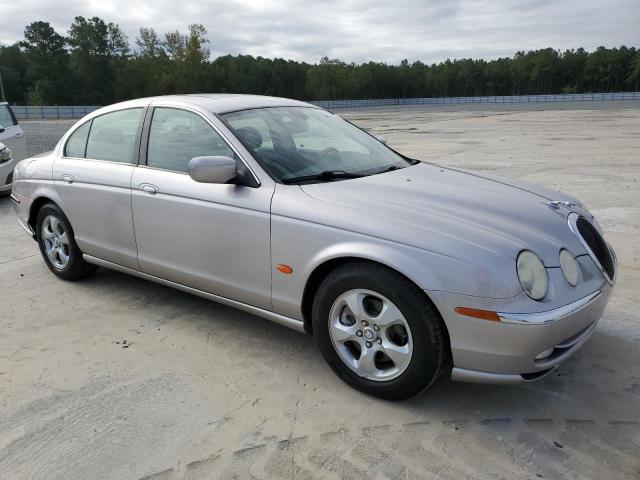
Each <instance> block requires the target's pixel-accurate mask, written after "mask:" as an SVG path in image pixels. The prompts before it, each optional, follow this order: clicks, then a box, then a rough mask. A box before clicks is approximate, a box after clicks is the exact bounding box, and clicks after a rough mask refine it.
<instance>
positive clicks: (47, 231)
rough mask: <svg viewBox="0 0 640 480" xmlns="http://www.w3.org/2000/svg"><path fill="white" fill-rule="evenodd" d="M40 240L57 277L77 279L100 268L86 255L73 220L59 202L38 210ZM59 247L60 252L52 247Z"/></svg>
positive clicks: (39, 242) (37, 230) (37, 236)
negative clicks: (84, 255)
mask: <svg viewBox="0 0 640 480" xmlns="http://www.w3.org/2000/svg"><path fill="white" fill-rule="evenodd" d="M36 239H37V241H38V246H39V247H40V253H41V254H42V258H43V259H44V261H45V263H46V264H47V267H49V270H51V271H52V272H53V273H54V274H55V275H56V276H57V277H59V278H62V279H63V280H71V281H73V280H79V279H81V278H84V277H87V276H89V275H91V274H92V273H93V272H95V271H96V268H97V267H96V266H95V265H91V264H90V263H87V262H85V261H84V258H82V252H81V251H80V249H79V248H78V245H77V244H76V241H75V237H74V233H73V228H72V227H71V223H69V220H68V219H67V217H66V216H65V214H64V213H62V210H60V207H58V206H57V205H56V204H54V203H47V204H45V205H43V206H42V208H40V210H39V211H38V216H37V219H36ZM56 247H57V248H58V253H57V254H56V253H52V251H51V249H52V248H56ZM47 252H50V253H47ZM65 259H66V260H65Z"/></svg>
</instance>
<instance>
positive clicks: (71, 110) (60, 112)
mask: <svg viewBox="0 0 640 480" xmlns="http://www.w3.org/2000/svg"><path fill="white" fill-rule="evenodd" d="M99 108H100V107H99V106H96V105H92V106H89V105H52V106H50V105H47V106H36V105H28V106H24V105H16V106H13V105H12V106H11V109H12V110H13V113H15V115H16V117H17V118H18V120H29V119H60V118H82V117H84V116H85V115H87V114H88V113H91V112H93V111H95V110H97V109H99Z"/></svg>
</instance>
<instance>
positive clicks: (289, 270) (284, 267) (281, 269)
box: [276, 263, 293, 275]
mask: <svg viewBox="0 0 640 480" xmlns="http://www.w3.org/2000/svg"><path fill="white" fill-rule="evenodd" d="M276 268H277V269H278V271H279V272H280V273H284V274H285V275H291V274H292V273H293V268H291V267H290V266H289V265H285V264H284V263H279V264H278V265H277V266H276Z"/></svg>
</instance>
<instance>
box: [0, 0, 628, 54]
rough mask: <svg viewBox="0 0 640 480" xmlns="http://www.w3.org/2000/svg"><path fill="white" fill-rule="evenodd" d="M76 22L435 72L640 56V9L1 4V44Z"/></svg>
mask: <svg viewBox="0 0 640 480" xmlns="http://www.w3.org/2000/svg"><path fill="white" fill-rule="evenodd" d="M76 15H82V16H85V17H92V16H99V17H101V18H103V19H104V20H105V21H107V22H115V23H118V24H119V25H120V26H121V27H122V28H123V30H124V31H125V32H126V33H127V35H128V36H129V41H130V43H131V44H132V45H133V44H134V41H135V37H136V35H137V31H138V29H139V28H140V27H142V26H145V27H153V28H155V29H156V31H157V32H158V33H164V32H166V31H170V30H176V29H179V30H181V31H184V30H186V26H187V25H188V24H190V23H203V24H204V25H205V26H206V27H207V29H208V31H209V40H210V41H211V45H210V47H211V51H212V54H213V56H214V57H215V56H218V55H223V54H227V53H230V54H233V55H235V54H238V53H243V54H251V55H256V56H257V55H262V56H265V57H284V58H289V59H295V60H306V61H310V62H317V61H318V60H319V59H320V58H322V57H323V56H325V55H327V56H329V57H331V58H340V59H342V60H345V61H348V62H351V61H355V62H361V61H366V60H375V61H385V62H390V63H398V62H399V61H400V60H402V59H403V58H407V59H409V60H410V61H413V60H421V61H423V62H425V63H432V62H437V61H441V60H444V59H446V58H462V57H472V58H486V59H490V58H496V57H499V56H512V55H513V54H514V53H515V52H516V51H518V50H529V49H536V48H542V47H547V46H550V47H553V48H556V49H566V48H574V47H580V46H582V47H585V48H586V49H588V50H593V49H594V48H596V47H598V46H599V45H604V46H607V47H613V46H620V45H622V44H624V45H627V46H635V47H640V0H610V1H607V0H581V1H570V0H559V1H553V0H522V1H516V0H511V1H510V0H386V1H383V2H377V1H365V0H342V1H334V0H327V1H315V0H313V1H309V0H307V1H303V0H278V1H271V0H270V1H257V0H254V1H252V0H231V1H228V0H227V1H218V0H155V1H148V0H0V43H1V44H5V45H6V44H8V43H13V42H15V41H16V40H20V39H21V38H22V34H23V30H24V27H25V25H27V24H28V23H30V22H32V21H35V20H45V21H48V22H50V23H51V24H52V25H53V26H54V28H56V30H57V31H58V32H59V33H61V34H66V32H67V30H68V28H69V25H70V24H71V22H72V20H73V17H74V16H76Z"/></svg>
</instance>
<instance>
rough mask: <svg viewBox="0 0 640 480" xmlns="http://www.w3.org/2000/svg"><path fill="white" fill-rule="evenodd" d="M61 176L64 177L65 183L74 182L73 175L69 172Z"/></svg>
mask: <svg viewBox="0 0 640 480" xmlns="http://www.w3.org/2000/svg"><path fill="white" fill-rule="evenodd" d="M60 178H62V181H63V182H64V183H73V180H74V178H73V175H68V174H66V173H65V174H64V175H60Z"/></svg>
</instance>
